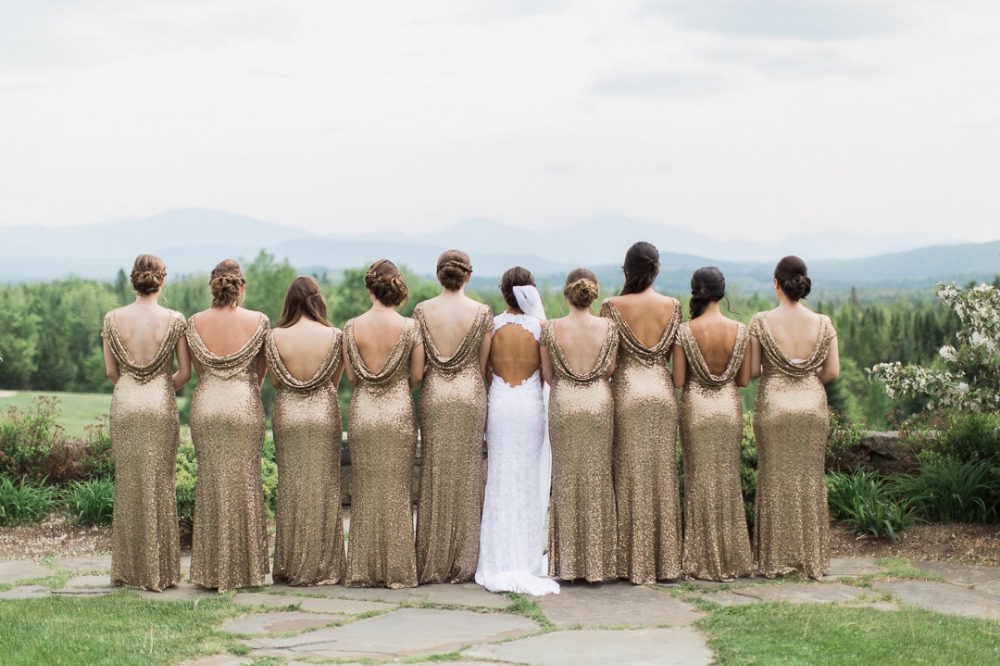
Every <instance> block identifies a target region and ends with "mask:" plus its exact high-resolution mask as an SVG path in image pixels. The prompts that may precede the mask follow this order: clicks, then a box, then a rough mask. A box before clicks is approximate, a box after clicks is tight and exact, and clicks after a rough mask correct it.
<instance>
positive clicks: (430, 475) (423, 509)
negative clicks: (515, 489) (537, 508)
mask: <svg viewBox="0 0 1000 666" xmlns="http://www.w3.org/2000/svg"><path fill="white" fill-rule="evenodd" d="M413 319H414V321H415V322H417V324H418V325H419V327H420V333H421V337H422V338H423V341H424V351H425V354H426V356H427V369H426V370H425V372H424V378H423V385H422V386H421V389H420V446H421V455H422V457H423V460H422V464H421V468H420V493H419V499H418V502H417V577H418V579H419V582H420V583H421V584H424V583H464V582H466V581H469V580H471V579H472V578H473V577H474V576H475V574H476V564H477V562H478V560H479V524H480V521H481V520H482V514H483V487H484V484H485V480H484V478H483V435H484V433H485V431H486V382H485V381H484V380H483V374H482V371H481V370H480V366H479V351H480V348H481V346H482V342H483V336H484V335H486V333H488V332H489V331H491V330H493V313H492V312H491V311H490V308H489V306H487V305H481V306H480V307H479V310H478V311H477V313H476V317H475V319H474V321H473V323H472V326H471V327H470V328H469V330H468V331H467V332H466V334H465V337H464V338H463V339H462V342H461V343H460V344H459V346H458V349H456V350H455V353H453V354H452V355H451V356H444V355H442V354H441V352H440V351H438V348H437V346H436V345H435V344H434V339H433V338H432V336H431V334H430V330H429V329H428V326H427V319H426V318H425V316H424V311H423V308H422V307H421V306H420V305H418V306H417V307H416V309H414V311H413Z"/></svg>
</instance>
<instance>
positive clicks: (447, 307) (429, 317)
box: [420, 294, 480, 358]
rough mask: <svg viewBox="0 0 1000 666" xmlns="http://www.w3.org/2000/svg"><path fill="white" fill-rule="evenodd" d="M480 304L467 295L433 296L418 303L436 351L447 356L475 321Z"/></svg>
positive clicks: (453, 350)
mask: <svg viewBox="0 0 1000 666" xmlns="http://www.w3.org/2000/svg"><path fill="white" fill-rule="evenodd" d="M479 307H480V304H479V303H478V302H476V301H474V300H472V299H471V298H469V297H467V296H454V295H445V294H442V295H441V296H435V297H434V298H431V299H429V300H426V301H424V302H423V303H421V304H420V309H421V310H423V313H424V321H425V322H427V330H428V332H429V333H430V335H431V339H432V340H433V342H434V347H435V348H436V349H437V351H438V353H439V354H440V355H441V356H442V357H444V358H449V357H451V356H454V354H455V352H456V351H458V347H459V345H461V344H462V341H463V340H464V339H465V336H466V335H468V333H469V329H470V328H472V326H473V324H475V323H476V315H477V314H478V313H479Z"/></svg>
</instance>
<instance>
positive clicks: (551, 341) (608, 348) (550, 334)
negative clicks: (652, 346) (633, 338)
mask: <svg viewBox="0 0 1000 666" xmlns="http://www.w3.org/2000/svg"><path fill="white" fill-rule="evenodd" d="M541 343H542V344H543V345H545V348H546V349H548V351H549V357H550V358H551V359H552V366H553V369H554V370H555V372H556V375H558V376H559V377H560V378H561V379H570V380H572V381H575V382H580V383H584V384H585V383H588V382H592V381H593V380H595V379H597V378H598V377H601V376H603V375H605V374H607V372H608V368H609V367H611V361H612V359H613V358H614V354H615V352H616V351H617V349H618V326H617V325H616V324H615V322H614V321H611V322H610V323H609V325H608V334H607V335H606V336H605V337H604V342H603V343H602V344H601V350H600V351H599V352H598V353H597V360H595V361H594V367H593V368H591V369H590V370H589V371H588V372H585V373H578V372H576V371H575V370H573V368H572V367H570V365H569V362H568V361H567V360H566V355H565V354H564V353H563V349H562V347H561V346H559V339H558V338H557V337H556V332H555V328H553V326H552V322H551V321H547V322H545V325H544V326H542V337H541Z"/></svg>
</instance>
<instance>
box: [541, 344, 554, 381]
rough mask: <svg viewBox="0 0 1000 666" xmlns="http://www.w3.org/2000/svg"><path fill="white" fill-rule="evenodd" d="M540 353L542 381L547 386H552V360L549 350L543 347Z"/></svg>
mask: <svg viewBox="0 0 1000 666" xmlns="http://www.w3.org/2000/svg"><path fill="white" fill-rule="evenodd" d="M538 353H539V355H540V356H541V359H542V379H544V380H545V383H546V384H549V385H550V386H551V385H552V359H551V358H549V350H548V349H546V348H545V345H542V346H541V347H539V348H538Z"/></svg>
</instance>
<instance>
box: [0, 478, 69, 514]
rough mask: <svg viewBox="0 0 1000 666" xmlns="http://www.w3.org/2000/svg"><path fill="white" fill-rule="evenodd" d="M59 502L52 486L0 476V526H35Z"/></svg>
mask: <svg viewBox="0 0 1000 666" xmlns="http://www.w3.org/2000/svg"><path fill="white" fill-rule="evenodd" d="M58 501H59V497H58V492H57V491H56V489H55V488H53V487H52V486H46V485H44V484H43V483H38V482H35V481H30V480H28V479H20V480H18V482H17V483H14V481H13V480H12V479H10V478H8V477H6V476H0V525H36V524H38V523H40V522H42V520H44V519H45V516H47V515H49V513H50V512H51V511H52V509H53V508H54V507H55V506H56V504H57V503H58Z"/></svg>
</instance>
